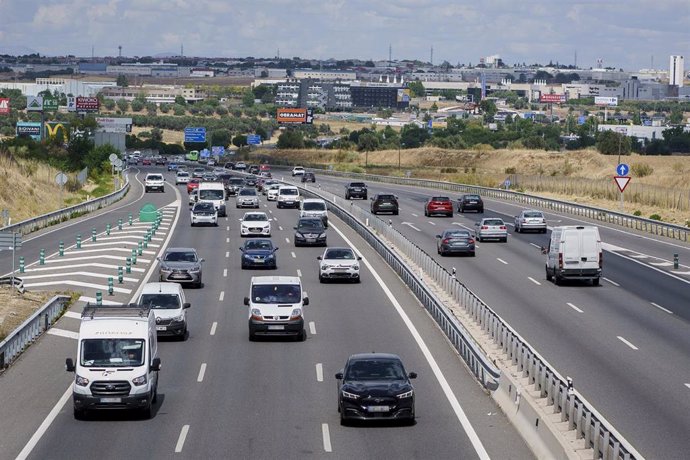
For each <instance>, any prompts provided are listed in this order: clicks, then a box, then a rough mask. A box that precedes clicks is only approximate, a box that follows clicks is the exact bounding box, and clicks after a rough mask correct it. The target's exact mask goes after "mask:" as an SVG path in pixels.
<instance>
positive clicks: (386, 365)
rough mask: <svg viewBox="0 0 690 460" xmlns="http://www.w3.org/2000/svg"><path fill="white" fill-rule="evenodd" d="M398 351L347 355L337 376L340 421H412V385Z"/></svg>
mask: <svg viewBox="0 0 690 460" xmlns="http://www.w3.org/2000/svg"><path fill="white" fill-rule="evenodd" d="M416 377H417V374H415V373H414V372H410V373H409V374H408V373H406V372H405V367H404V366H403V364H402V361H401V360H400V358H399V357H398V356H397V355H393V354H388V353H363V354H358V355H352V356H350V357H349V358H348V360H347V363H346V364H345V368H344V369H343V370H342V371H340V372H338V373H337V374H335V378H336V379H337V380H338V412H340V423H341V424H343V425H345V424H346V423H347V422H348V421H350V420H400V421H405V422H407V423H409V424H413V423H414V417H415V410H414V387H413V386H412V383H411V382H410V379H414V378H416Z"/></svg>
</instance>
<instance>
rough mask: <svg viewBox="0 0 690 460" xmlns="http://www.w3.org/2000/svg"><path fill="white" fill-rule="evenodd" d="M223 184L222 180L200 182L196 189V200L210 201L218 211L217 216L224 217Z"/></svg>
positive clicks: (225, 198)
mask: <svg viewBox="0 0 690 460" xmlns="http://www.w3.org/2000/svg"><path fill="white" fill-rule="evenodd" d="M227 199H228V197H227V195H226V194H225V185H223V183H222V182H202V183H200V184H199V187H198V188H197V190H196V201H210V202H211V203H213V206H214V207H215V208H216V211H218V216H220V217H225V216H227V215H228V214H227V212H226V210H225V201H226V200H227Z"/></svg>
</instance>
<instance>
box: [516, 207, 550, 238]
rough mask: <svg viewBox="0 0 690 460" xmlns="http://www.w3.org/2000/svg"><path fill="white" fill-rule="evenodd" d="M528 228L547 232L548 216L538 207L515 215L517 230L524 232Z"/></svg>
mask: <svg viewBox="0 0 690 460" xmlns="http://www.w3.org/2000/svg"><path fill="white" fill-rule="evenodd" d="M526 230H535V231H537V232H540V233H546V218H545V217H544V213H543V212H541V211H539V210H538V209H525V210H523V211H522V212H521V213H520V214H519V215H517V216H515V231H516V232H517V233H522V232H524V231H526Z"/></svg>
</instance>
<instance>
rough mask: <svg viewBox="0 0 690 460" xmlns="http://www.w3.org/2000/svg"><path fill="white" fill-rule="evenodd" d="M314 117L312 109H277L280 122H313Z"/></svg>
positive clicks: (277, 117)
mask: <svg viewBox="0 0 690 460" xmlns="http://www.w3.org/2000/svg"><path fill="white" fill-rule="evenodd" d="M313 118H314V115H313V111H312V109H299V108H290V107H282V108H279V109H277V110H276V121H277V122H278V123H302V124H311V123H312V119H313Z"/></svg>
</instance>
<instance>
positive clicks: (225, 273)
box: [223, 268, 228, 278]
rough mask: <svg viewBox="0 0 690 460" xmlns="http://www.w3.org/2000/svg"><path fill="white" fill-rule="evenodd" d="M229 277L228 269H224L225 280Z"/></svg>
mask: <svg viewBox="0 0 690 460" xmlns="http://www.w3.org/2000/svg"><path fill="white" fill-rule="evenodd" d="M227 277H228V269H227V268H224V269H223V278H227Z"/></svg>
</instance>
